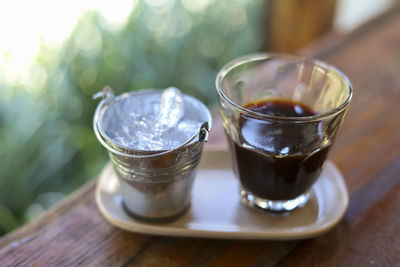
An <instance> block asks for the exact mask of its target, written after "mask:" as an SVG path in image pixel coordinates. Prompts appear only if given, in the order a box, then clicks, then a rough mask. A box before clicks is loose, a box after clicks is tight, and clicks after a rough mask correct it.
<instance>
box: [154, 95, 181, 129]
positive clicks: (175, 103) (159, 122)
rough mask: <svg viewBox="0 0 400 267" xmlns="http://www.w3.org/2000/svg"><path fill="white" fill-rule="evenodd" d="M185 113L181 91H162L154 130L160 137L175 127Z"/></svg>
mask: <svg viewBox="0 0 400 267" xmlns="http://www.w3.org/2000/svg"><path fill="white" fill-rule="evenodd" d="M184 112H185V109H184V103H183V97H182V93H181V91H179V89H178V88H175V87H169V88H167V89H165V90H164V92H163V94H162V96H161V102H160V107H159V109H158V114H157V116H156V121H155V123H154V130H155V132H156V133H157V134H159V135H161V134H162V133H163V132H165V131H167V130H168V129H170V128H173V127H175V126H176V125H177V124H178V122H179V121H180V120H181V118H182V117H183V115H184Z"/></svg>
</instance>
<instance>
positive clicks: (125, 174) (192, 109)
mask: <svg viewBox="0 0 400 267" xmlns="http://www.w3.org/2000/svg"><path fill="white" fill-rule="evenodd" d="M141 94H160V96H161V94H162V90H151V89H147V90H140V91H135V92H131V93H126V94H123V95H120V96H117V97H114V94H113V93H112V91H111V89H109V88H105V89H104V90H103V91H102V92H99V93H97V94H96V95H95V96H94V98H102V100H101V102H100V103H99V104H98V106H97V109H96V112H95V115H94V120H93V126H94V132H95V134H96V137H97V138H98V140H99V142H100V143H101V144H102V145H103V146H104V147H105V148H106V149H107V150H108V153H109V156H110V159H111V161H112V163H113V166H114V169H115V172H116V174H117V175H118V178H119V181H120V188H121V194H122V198H123V205H124V207H125V209H126V210H127V211H128V213H129V214H130V215H131V216H133V217H135V218H137V219H140V220H144V221H149V222H168V221H172V220H174V219H176V218H178V217H179V216H180V215H182V214H183V213H184V212H185V211H186V210H187V209H188V208H189V207H190V201H191V192H192V187H193V182H194V179H195V176H196V167H197V165H198V163H199V161H200V157H201V152H202V149H203V144H204V141H207V137H208V132H209V129H210V126H211V115H210V112H209V110H208V108H207V107H206V106H205V105H204V104H203V103H202V102H201V101H199V100H197V99H196V98H194V97H191V96H188V95H183V100H184V105H185V114H196V116H201V118H202V121H203V123H202V124H201V126H200V127H199V130H198V132H195V133H194V134H193V136H192V137H191V138H189V139H188V140H187V141H186V142H184V143H182V144H181V145H179V146H178V147H175V148H173V149H171V150H164V151H143V150H134V149H131V148H128V147H124V146H121V145H119V144H117V143H115V142H114V141H113V140H112V139H111V138H109V137H108V136H107V135H106V134H105V132H104V131H103V130H102V129H101V127H100V123H99V122H100V120H101V117H102V114H103V113H104V112H105V110H106V109H107V108H108V107H110V106H111V105H114V104H116V103H118V102H119V101H121V99H123V98H126V97H135V96H138V95H141Z"/></svg>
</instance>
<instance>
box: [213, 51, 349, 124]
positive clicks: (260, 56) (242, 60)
mask: <svg viewBox="0 0 400 267" xmlns="http://www.w3.org/2000/svg"><path fill="white" fill-rule="evenodd" d="M273 58H277V59H278V58H279V59H283V58H286V59H289V60H297V61H303V62H310V63H312V64H314V65H317V66H319V67H322V68H323V69H326V70H328V71H331V72H334V73H335V74H336V75H338V76H339V77H340V78H341V79H342V80H343V82H344V83H345V85H346V88H347V90H348V95H347V98H346V99H345V100H344V101H343V103H342V104H341V105H339V106H338V107H336V108H334V109H332V110H329V111H327V112H324V113H321V114H316V115H312V116H300V117H284V116H275V115H267V114H262V113H258V112H255V111H252V110H250V109H247V108H244V107H242V106H241V105H239V104H238V103H236V102H234V101H233V100H231V99H230V98H229V97H228V96H227V95H226V94H225V93H224V92H223V90H222V86H221V83H222V81H223V79H224V78H225V77H226V75H227V74H228V73H229V72H230V71H231V70H233V69H234V68H236V67H238V66H240V65H243V64H246V63H249V62H256V61H262V60H266V59H273ZM215 86H216V88H217V93H218V95H219V97H221V98H223V99H225V100H226V101H227V102H228V103H229V104H230V105H232V106H233V107H235V108H237V109H239V110H240V111H241V112H242V113H244V114H246V115H247V116H249V117H253V118H256V119H257V118H260V119H267V120H274V121H287V122H299V123H301V122H313V121H321V120H324V119H327V118H329V117H332V116H335V115H337V114H339V113H341V112H343V111H344V110H346V108H347V107H348V105H349V104H350V100H351V98H352V96H353V87H352V85H351V82H350V80H349V78H348V77H347V76H346V75H345V74H344V73H343V72H342V71H341V70H339V69H338V68H337V67H334V66H332V65H330V64H328V63H325V62H323V61H321V60H318V59H311V58H306V57H302V56H296V55H291V54H284V53H255V54H249V55H246V56H242V57H239V58H236V59H234V60H232V61H230V62H228V63H227V64H225V65H224V66H223V67H222V68H221V70H220V71H219V72H218V74H217V77H216V80H215Z"/></svg>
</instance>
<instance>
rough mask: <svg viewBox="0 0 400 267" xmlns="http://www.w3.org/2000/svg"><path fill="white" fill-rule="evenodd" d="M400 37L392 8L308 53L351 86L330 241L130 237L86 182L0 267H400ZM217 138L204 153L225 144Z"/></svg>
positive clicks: (6, 244)
mask: <svg viewBox="0 0 400 267" xmlns="http://www.w3.org/2000/svg"><path fill="white" fill-rule="evenodd" d="M399 29H400V8H394V9H392V10H391V11H390V12H389V13H387V14H385V15H383V16H381V17H380V18H379V20H378V22H377V23H376V24H369V25H367V26H364V27H362V28H361V29H360V30H359V31H356V32H354V33H352V34H350V35H349V36H337V35H333V37H331V38H333V39H331V40H335V41H332V42H328V43H327V42H326V40H329V38H328V39H324V40H325V41H322V42H321V44H318V43H314V44H313V45H312V49H311V50H310V49H309V50H307V49H306V50H304V53H306V54H307V55H317V56H319V57H320V58H322V59H323V60H325V61H327V62H329V63H332V64H334V65H336V66H337V67H339V68H340V69H341V70H343V72H344V73H346V74H347V75H348V76H349V78H350V80H351V81H352V83H353V86H354V98H353V101H352V103H351V106H350V109H349V111H348V114H347V117H346V119H345V123H344V125H343V127H342V129H341V131H340V133H339V135H338V137H337V140H336V144H335V145H334V147H333V150H332V153H331V157H332V158H333V160H334V161H335V163H336V164H337V165H338V166H339V168H340V169H341V171H342V172H343V174H344V176H345V179H346V182H347V185H348V187H349V190H350V192H351V200H350V206H349V210H348V211H347V213H346V215H345V218H344V220H343V221H342V222H341V223H340V224H339V225H338V226H337V227H335V228H334V229H333V230H332V231H330V232H328V233H327V234H325V235H322V236H319V237H317V238H313V239H309V240H303V241H284V242H283V241H273V242H271V241H238V240H212V239H194V238H173V237H157V236H151V235H142V234H136V233H129V232H125V231H122V230H119V229H117V228H115V227H113V226H111V225H110V224H109V223H108V222H107V221H106V220H105V219H104V218H103V217H102V216H101V215H100V213H99V211H98V210H97V207H96V205H95V202H94V190H93V187H94V182H90V183H89V184H88V185H87V186H86V187H84V188H82V189H81V190H80V191H79V192H77V193H75V194H74V195H72V196H71V197H69V198H68V199H66V200H65V201H63V202H62V203H61V204H60V205H59V206H58V207H56V208H55V209H53V210H52V211H50V212H49V213H47V214H45V215H44V216H42V217H41V218H39V219H38V220H36V221H35V222H33V223H31V224H29V225H27V226H25V227H23V228H21V229H19V230H17V231H16V232H13V233H11V234H9V235H7V236H5V237H3V238H2V239H0V248H1V250H0V266H26V265H32V266H46V265H56V266H72V265H91V266H124V265H125V266H160V265H161V266H187V265H189V266H198V265H200V266H274V265H281V266H298V265H299V266H368V265H376V266H396V265H399V263H400V238H398V237H399V236H400V115H399V114H400V75H399V73H400V31H399ZM214 127H218V124H217V123H216V122H215V123H214ZM221 129H222V128H221ZM219 132H220V133H219V134H217V135H216V136H215V137H211V138H210V145H212V144H215V145H218V144H220V143H221V140H223V139H222V138H223V137H221V136H222V135H223V134H222V131H219Z"/></svg>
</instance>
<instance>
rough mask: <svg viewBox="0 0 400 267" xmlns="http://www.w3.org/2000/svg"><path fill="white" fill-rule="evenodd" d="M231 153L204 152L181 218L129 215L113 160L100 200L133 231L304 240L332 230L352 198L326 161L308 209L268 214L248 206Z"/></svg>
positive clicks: (116, 221)
mask: <svg viewBox="0 0 400 267" xmlns="http://www.w3.org/2000/svg"><path fill="white" fill-rule="evenodd" d="M238 192H239V183H238V180H237V179H236V177H235V176H234V174H233V172H232V170H231V160H230V158H229V153H228V152H227V151H204V152H203V156H202V161H201V163H200V166H199V169H198V174H197V177H196V180H195V184H194V188H193V198H192V206H191V208H190V210H189V211H188V212H187V213H186V214H185V215H183V216H182V217H181V218H179V219H178V220H176V221H174V222H171V223H166V224H150V223H144V222H141V221H137V220H135V219H133V218H132V217H130V216H129V215H128V214H127V213H126V212H125V211H124V209H123V207H122V198H121V195H120V192H119V182H118V179H117V177H116V174H115V172H114V169H113V167H112V165H111V164H108V165H107V166H106V167H105V168H104V170H103V172H102V173H101V175H100V177H99V180H98V184H97V188H96V202H97V205H98V207H99V209H100V211H101V213H102V214H103V215H104V217H105V218H106V219H107V220H108V221H109V222H110V223H111V224H113V225H115V226H117V227H119V228H122V229H125V230H128V231H134V232H140V233H146V234H154V235H168V236H188V237H208V238H233V239H275V240H278V239H303V238H310V237H313V236H317V235H320V234H322V233H324V232H326V231H328V230H330V229H331V228H332V227H333V226H334V225H335V224H337V223H338V222H339V221H340V219H341V218H342V217H343V215H344V213H345V211H346V209H347V206H348V202H349V196H348V191H347V188H346V184H345V182H344V180H343V178H342V175H341V174H340V172H339V171H338V169H337V168H336V167H335V165H334V164H333V163H332V162H329V161H328V162H327V164H326V166H325V168H324V170H323V172H322V174H321V177H320V178H319V180H318V181H317V182H316V183H315V184H314V186H313V188H312V194H311V198H310V200H309V201H308V203H307V204H306V206H305V207H303V208H300V209H297V210H294V211H293V212H291V213H290V214H289V215H274V214H266V213H264V212H262V211H259V210H253V209H250V208H247V207H245V206H244V205H242V204H241V203H240V199H239V193H238Z"/></svg>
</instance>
